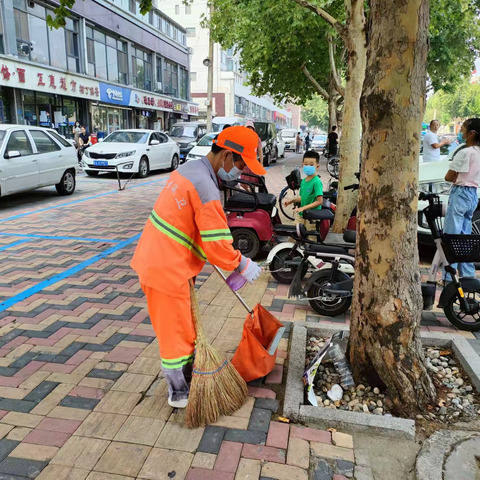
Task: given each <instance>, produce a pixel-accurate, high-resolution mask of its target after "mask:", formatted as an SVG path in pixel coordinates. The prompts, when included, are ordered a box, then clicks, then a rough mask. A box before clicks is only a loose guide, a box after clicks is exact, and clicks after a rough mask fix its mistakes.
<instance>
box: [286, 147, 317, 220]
mask: <svg viewBox="0 0 480 480" xmlns="http://www.w3.org/2000/svg"><path fill="white" fill-rule="evenodd" d="M319 164H320V155H319V154H318V153H317V152H315V151H314V150H310V151H308V152H306V153H305V155H304V156H303V173H304V174H305V175H306V177H305V178H304V179H303V180H302V183H301V185H300V196H299V197H297V198H294V199H292V200H287V201H286V202H285V206H286V207H288V205H291V204H292V203H293V204H300V207H299V208H297V210H296V220H295V223H301V224H303V225H305V226H306V227H307V228H308V227H309V226H310V223H311V222H309V221H308V220H305V219H304V218H303V215H302V212H304V211H305V210H320V209H321V208H322V204H323V184H322V181H321V180H320V177H319V176H318V175H317V168H318V166H319Z"/></svg>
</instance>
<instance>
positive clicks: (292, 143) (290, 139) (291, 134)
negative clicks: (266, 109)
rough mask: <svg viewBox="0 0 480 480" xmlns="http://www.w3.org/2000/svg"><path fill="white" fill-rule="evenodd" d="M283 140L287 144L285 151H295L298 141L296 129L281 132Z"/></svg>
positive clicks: (286, 129)
mask: <svg viewBox="0 0 480 480" xmlns="http://www.w3.org/2000/svg"><path fill="white" fill-rule="evenodd" d="M280 136H281V137H282V140H283V141H284V142H285V150H293V151H295V147H296V141H297V140H296V139H297V130H295V129H294V128H284V129H283V130H282V131H281V132H280Z"/></svg>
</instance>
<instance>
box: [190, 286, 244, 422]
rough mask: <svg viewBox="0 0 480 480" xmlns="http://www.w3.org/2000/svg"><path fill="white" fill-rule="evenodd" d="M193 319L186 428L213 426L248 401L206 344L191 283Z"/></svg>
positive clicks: (241, 383)
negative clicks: (194, 343)
mask: <svg viewBox="0 0 480 480" xmlns="http://www.w3.org/2000/svg"><path fill="white" fill-rule="evenodd" d="M190 299H191V308H192V319H193V323H194V325H195V331H196V334H197V348H196V352H195V360H194V364H193V376H192V383H191V386H190V395H189V397H188V405H187V411H186V423H187V426H188V427H189V428H197V427H204V426H205V425H210V424H212V423H216V422H217V421H218V418H219V417H220V415H231V414H232V413H233V412H235V411H237V410H238V409H239V408H240V407H241V406H242V405H243V404H244V403H245V400H246V398H247V384H246V383H245V380H243V378H242V377H241V376H240V374H239V373H238V372H237V370H236V369H235V367H234V366H233V365H232V364H231V363H230V362H229V361H228V360H227V359H226V358H225V357H224V356H222V355H220V354H219V353H218V352H217V351H216V350H215V349H214V348H213V347H212V346H211V345H209V344H208V343H207V340H206V338H205V334H204V332H203V328H202V325H201V318H200V312H199V308H198V302H197V296H196V294H195V287H194V286H193V282H190Z"/></svg>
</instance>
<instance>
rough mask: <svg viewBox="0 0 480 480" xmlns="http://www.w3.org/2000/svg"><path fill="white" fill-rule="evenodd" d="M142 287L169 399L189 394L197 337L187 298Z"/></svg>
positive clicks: (182, 397)
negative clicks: (156, 341) (156, 340)
mask: <svg viewBox="0 0 480 480" xmlns="http://www.w3.org/2000/svg"><path fill="white" fill-rule="evenodd" d="M142 290H143V292H144V293H145V296H146V297H147V305H148V313H149V315H150V321H151V322H152V326H153V329H154V330H155V334H156V336H157V338H158V344H159V346H160V357H161V359H162V371H163V373H164V375H165V378H166V380H167V383H168V392H169V396H170V399H171V400H174V401H176V400H183V399H185V398H188V393H189V385H190V381H191V377H192V366H193V358H194V352H195V339H196V335H195V327H194V325H193V320H192V311H191V303H190V298H177V297H171V296H170V295H165V294H164V293H162V292H159V291H158V290H155V289H154V288H151V287H148V286H146V285H142Z"/></svg>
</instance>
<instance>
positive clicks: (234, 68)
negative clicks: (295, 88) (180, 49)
mask: <svg viewBox="0 0 480 480" xmlns="http://www.w3.org/2000/svg"><path fill="white" fill-rule="evenodd" d="M159 4H160V5H161V8H162V11H163V12H165V13H166V14H167V15H169V16H170V17H171V18H173V19H175V20H176V21H177V22H178V23H180V24H181V25H183V26H184V27H186V31H187V45H188V47H189V48H190V53H191V61H190V72H191V82H190V86H191V95H192V98H193V99H194V100H195V101H197V102H198V104H199V109H200V112H199V113H200V116H202V117H203V118H205V117H206V110H207V108H206V100H207V78H208V68H207V67H206V66H205V65H204V64H203V60H205V59H206V58H207V57H208V42H209V32H208V30H207V29H205V28H202V26H201V20H202V16H203V15H207V16H208V5H207V0H195V1H194V2H193V3H192V4H191V5H184V4H183V2H182V1H181V0H161V2H160V3H159ZM245 83H246V76H245V73H244V72H242V71H241V70H240V68H239V59H238V56H237V55H235V54H234V52H233V51H232V50H222V48H221V47H220V45H218V44H215V45H214V54H213V106H212V108H213V113H214V115H215V116H220V117H234V116H235V117H242V118H249V119H254V120H263V121H271V122H275V123H276V124H277V127H279V128H283V127H285V126H290V119H291V114H290V112H288V110H287V109H286V108H285V106H283V105H276V104H275V102H274V101H273V99H272V98H270V97H268V96H264V97H261V98H259V97H256V96H254V95H252V91H251V89H250V87H248V86H246V85H245Z"/></svg>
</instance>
